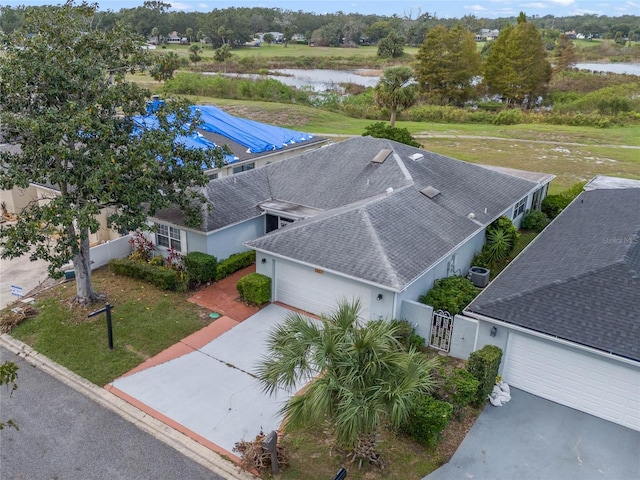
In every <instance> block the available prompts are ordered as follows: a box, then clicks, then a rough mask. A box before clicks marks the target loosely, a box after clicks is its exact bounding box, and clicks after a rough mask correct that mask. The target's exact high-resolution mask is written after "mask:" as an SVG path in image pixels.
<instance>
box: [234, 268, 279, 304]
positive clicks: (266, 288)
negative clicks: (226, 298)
mask: <svg viewBox="0 0 640 480" xmlns="http://www.w3.org/2000/svg"><path fill="white" fill-rule="evenodd" d="M236 288H237V290H238V293H239V294H240V296H241V297H242V298H243V299H244V300H245V301H247V302H249V303H252V304H254V305H262V304H263V303H267V302H268V301H270V300H271V278H269V277H267V276H266V275H262V274H260V273H250V274H249V275H245V276H244V277H242V278H241V279H240V280H238V283H237V285H236Z"/></svg>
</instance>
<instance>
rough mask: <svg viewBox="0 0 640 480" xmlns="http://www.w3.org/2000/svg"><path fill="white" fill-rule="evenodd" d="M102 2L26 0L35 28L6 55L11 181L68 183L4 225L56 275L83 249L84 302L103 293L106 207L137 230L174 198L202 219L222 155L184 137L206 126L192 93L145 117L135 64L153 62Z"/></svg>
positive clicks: (6, 172) (7, 240) (13, 241)
mask: <svg viewBox="0 0 640 480" xmlns="http://www.w3.org/2000/svg"><path fill="white" fill-rule="evenodd" d="M94 14H95V6H89V5H87V4H85V3H83V4H81V5H78V6H76V5H73V3H71V2H68V3H67V4H65V5H64V6H61V7H40V8H38V9H37V10H35V9H27V11H26V23H25V26H24V29H22V30H17V31H16V32H14V33H12V34H11V35H9V36H8V37H7V39H6V40H7V42H6V44H5V50H4V52H3V55H2V56H0V106H1V115H2V134H3V136H4V141H5V142H9V143H11V144H14V145H16V146H17V147H19V148H13V149H11V150H9V151H4V152H2V153H0V165H1V166H2V168H1V169H0V188H3V189H11V188H13V187H19V188H27V187H28V186H29V185H30V184H40V185H50V186H52V187H53V188H54V189H56V190H58V191H59V194H58V195H52V196H51V197H50V198H38V199H33V201H32V202H31V203H30V204H29V205H28V207H27V208H26V209H25V210H24V211H23V212H21V213H20V215H19V218H18V222H17V224H16V225H15V226H13V227H10V228H3V229H2V230H1V231H0V247H1V248H2V257H3V258H14V257H18V256H21V255H24V254H29V255H30V257H31V259H32V260H35V259H39V258H40V259H45V260H47V261H48V262H49V271H50V273H51V274H53V275H55V274H56V273H57V274H59V273H60V268H61V267H62V266H63V265H64V264H66V263H67V262H69V261H70V260H73V264H74V269H75V277H76V287H77V291H76V294H77V300H78V301H80V302H82V303H88V302H92V301H94V300H96V299H97V298H98V296H97V294H96V293H95V292H94V290H93V286H92V282H91V268H90V265H91V253H90V248H89V247H90V245H89V235H90V232H91V233H95V232H96V231H97V230H98V228H99V227H100V225H99V221H98V218H97V215H98V214H99V213H100V212H101V211H107V212H108V219H107V222H108V225H109V226H110V227H111V228H113V229H115V230H117V231H120V232H128V231H131V230H134V229H136V228H139V227H142V226H145V225H146V219H147V215H152V214H153V213H154V212H155V211H157V210H158V209H161V208H166V207H167V206H169V205H171V204H174V205H178V206H179V207H181V208H182V209H184V210H185V212H187V214H188V216H189V218H190V219H191V220H192V221H193V222H194V223H195V222H197V218H198V211H199V210H200V208H201V205H202V195H201V194H200V193H199V190H198V188H197V187H198V186H202V185H204V184H205V183H206V181H207V178H206V176H205V175H204V173H203V171H202V168H203V166H205V165H206V166H212V165H213V164H214V163H219V162H220V161H221V159H222V153H221V152H220V151H219V150H217V149H209V150H198V149H189V148H187V147H186V146H185V144H184V143H181V142H180V141H179V139H180V138H181V136H182V135H190V134H192V133H193V132H194V129H195V128H196V126H197V119H196V118H194V116H193V114H192V113H191V110H190V109H189V107H188V105H187V104H184V103H181V102H167V104H166V106H165V107H164V108H161V109H159V110H158V111H157V113H156V115H157V125H156V127H155V128H150V129H136V128H135V126H134V121H133V119H132V117H134V116H136V115H140V114H145V113H146V100H147V99H148V98H149V92H148V91H146V90H144V89H142V88H140V87H139V86H138V85H136V84H135V83H131V82H129V81H126V79H125V74H127V73H130V72H133V71H135V70H136V69H137V68H140V67H142V66H144V65H145V64H146V62H147V58H148V57H147V56H146V54H145V52H144V50H143V49H141V44H142V43H143V39H141V38H137V37H136V36H134V35H132V34H131V33H130V32H129V31H128V30H127V29H126V28H124V27H122V26H120V25H116V26H115V27H114V28H113V29H110V30H107V31H101V30H96V29H95V28H93V27H92V19H93V16H94Z"/></svg>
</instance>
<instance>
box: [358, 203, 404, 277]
mask: <svg viewBox="0 0 640 480" xmlns="http://www.w3.org/2000/svg"><path fill="white" fill-rule="evenodd" d="M357 210H359V211H360V212H361V213H362V217H363V220H364V222H365V224H366V225H367V228H368V229H369V232H370V234H371V239H372V240H373V242H374V244H375V247H376V249H377V250H378V251H379V252H380V256H381V259H382V263H384V266H385V269H386V270H387V272H388V273H389V276H390V277H391V281H392V282H393V284H394V286H396V287H397V288H399V287H400V281H399V277H398V272H397V271H396V269H395V268H394V266H393V263H392V262H391V260H390V259H389V256H388V255H387V251H386V250H385V248H384V247H383V246H382V242H381V241H380V237H379V236H378V233H377V231H376V229H375V228H374V226H373V222H372V221H371V217H370V215H369V212H368V210H367V205H362V206H361V207H359V208H358V209H357Z"/></svg>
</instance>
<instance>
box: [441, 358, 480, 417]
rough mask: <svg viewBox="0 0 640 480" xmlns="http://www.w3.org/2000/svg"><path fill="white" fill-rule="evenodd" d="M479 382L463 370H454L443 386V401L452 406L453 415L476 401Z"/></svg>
mask: <svg viewBox="0 0 640 480" xmlns="http://www.w3.org/2000/svg"><path fill="white" fill-rule="evenodd" d="M479 386H480V381H479V380H478V379H477V378H476V377H474V376H473V375H472V374H471V372H469V371H468V370H465V369H464V368H456V369H454V370H453V371H452V372H451V374H450V375H448V376H447V377H446V380H445V382H444V385H443V390H444V400H446V401H448V402H449V403H451V404H452V405H453V413H454V414H455V415H459V414H460V412H461V411H462V409H463V408H464V407H466V406H467V405H469V404H470V403H471V402H473V401H474V400H475V399H476V395H477V393H478V387H479Z"/></svg>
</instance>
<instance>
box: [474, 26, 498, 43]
mask: <svg viewBox="0 0 640 480" xmlns="http://www.w3.org/2000/svg"><path fill="white" fill-rule="evenodd" d="M498 35H500V30H490V29H488V28H483V29H482V30H480V32H479V33H476V34H475V39H476V42H486V41H487V40H495V39H496V38H498Z"/></svg>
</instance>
